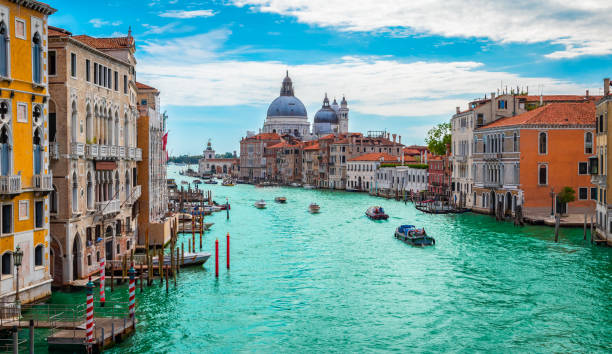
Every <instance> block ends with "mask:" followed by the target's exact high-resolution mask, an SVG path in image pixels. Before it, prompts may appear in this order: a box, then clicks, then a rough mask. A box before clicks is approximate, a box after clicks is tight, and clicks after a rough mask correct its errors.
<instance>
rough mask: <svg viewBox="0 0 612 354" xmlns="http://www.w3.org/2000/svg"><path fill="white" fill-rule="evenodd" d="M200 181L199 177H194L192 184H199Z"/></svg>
mask: <svg viewBox="0 0 612 354" xmlns="http://www.w3.org/2000/svg"><path fill="white" fill-rule="evenodd" d="M200 183H202V181H200V180H199V179H196V180H195V181H193V184H200Z"/></svg>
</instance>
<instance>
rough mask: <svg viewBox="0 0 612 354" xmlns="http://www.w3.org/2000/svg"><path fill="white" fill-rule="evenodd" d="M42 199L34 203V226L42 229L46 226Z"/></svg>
mask: <svg viewBox="0 0 612 354" xmlns="http://www.w3.org/2000/svg"><path fill="white" fill-rule="evenodd" d="M44 205H45V204H44V202H43V201H42V200H37V201H36V202H35V204H34V218H35V219H34V221H35V223H34V227H35V228H36V229H41V228H42V227H43V226H44V224H45V223H44V216H45V207H44Z"/></svg>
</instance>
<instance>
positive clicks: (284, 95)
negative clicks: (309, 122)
mask: <svg viewBox="0 0 612 354" xmlns="http://www.w3.org/2000/svg"><path fill="white" fill-rule="evenodd" d="M268 117H307V114H306V107H305V106H304V104H303V103H302V101H300V100H299V99H298V98H297V97H295V96H294V95H293V82H292V81H291V78H290V77H289V72H287V75H286V76H285V78H284V79H283V84H282V86H281V90H280V96H279V97H277V98H276V99H275V100H274V101H272V103H270V106H269V107H268Z"/></svg>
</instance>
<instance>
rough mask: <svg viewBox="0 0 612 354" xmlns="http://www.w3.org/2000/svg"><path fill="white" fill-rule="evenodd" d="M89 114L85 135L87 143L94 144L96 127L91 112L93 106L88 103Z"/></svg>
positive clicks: (86, 120)
mask: <svg viewBox="0 0 612 354" xmlns="http://www.w3.org/2000/svg"><path fill="white" fill-rule="evenodd" d="M85 111H86V114H87V116H86V117H85V136H86V139H87V140H86V141H87V144H94V141H93V137H94V129H93V115H92V113H91V107H90V106H89V105H87V108H86V109H85Z"/></svg>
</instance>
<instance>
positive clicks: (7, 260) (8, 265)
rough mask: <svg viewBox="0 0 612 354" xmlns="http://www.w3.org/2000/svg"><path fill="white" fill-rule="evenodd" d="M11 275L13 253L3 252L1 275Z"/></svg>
mask: <svg viewBox="0 0 612 354" xmlns="http://www.w3.org/2000/svg"><path fill="white" fill-rule="evenodd" d="M10 274H13V253H12V252H5V253H4V254H3V255H2V275H10Z"/></svg>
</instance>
